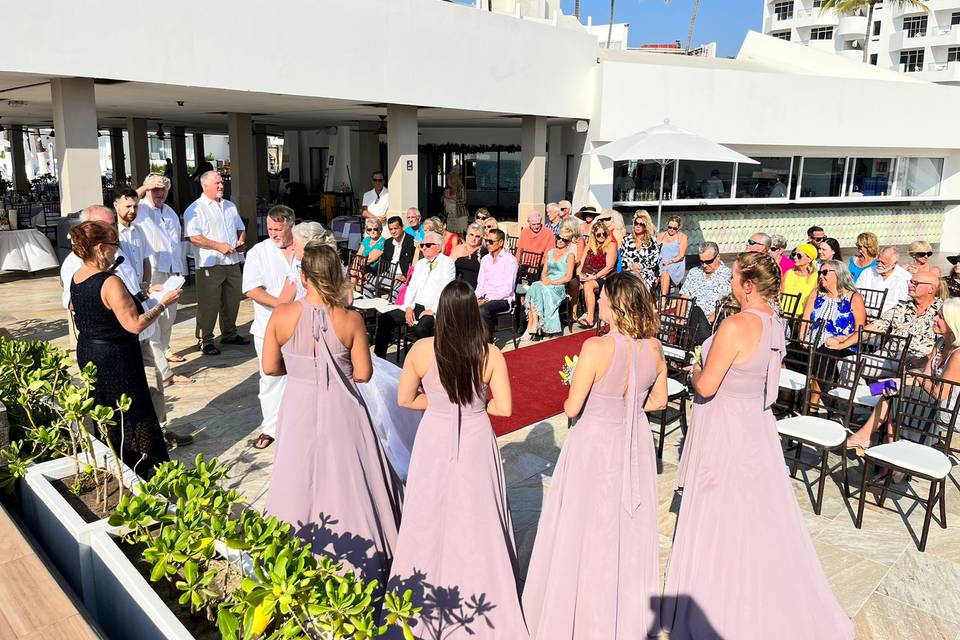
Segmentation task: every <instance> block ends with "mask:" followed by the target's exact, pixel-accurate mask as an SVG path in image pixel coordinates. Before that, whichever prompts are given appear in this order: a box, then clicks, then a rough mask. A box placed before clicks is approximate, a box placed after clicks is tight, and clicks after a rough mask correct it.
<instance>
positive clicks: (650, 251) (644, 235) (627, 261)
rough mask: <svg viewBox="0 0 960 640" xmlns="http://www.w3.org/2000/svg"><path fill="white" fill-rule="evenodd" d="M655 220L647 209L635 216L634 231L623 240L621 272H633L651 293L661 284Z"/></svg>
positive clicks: (637, 212) (635, 213) (639, 211)
mask: <svg viewBox="0 0 960 640" xmlns="http://www.w3.org/2000/svg"><path fill="white" fill-rule="evenodd" d="M654 231H655V229H654V228H653V220H651V219H650V214H649V213H647V210H646V209H637V210H636V211H635V212H634V214H633V231H632V232H631V233H629V234H627V235H626V236H625V237H624V238H623V247H622V249H623V250H622V252H621V265H620V270H621V271H633V272H634V273H636V274H637V275H638V276H640V279H641V280H643V282H644V284H646V285H647V288H648V289H649V290H650V291H655V290H656V289H657V288H658V283H659V282H660V243H659V242H657V238H656V236H655V234H654Z"/></svg>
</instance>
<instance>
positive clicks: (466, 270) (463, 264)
mask: <svg viewBox="0 0 960 640" xmlns="http://www.w3.org/2000/svg"><path fill="white" fill-rule="evenodd" d="M481 251H483V249H478V250H476V251H474V252H473V253H471V254H470V255H468V256H463V257H460V258H457V259H456V260H454V262H453V268H454V269H456V272H457V280H463V281H464V282H468V283H470V286H471V287H473V288H474V289H476V288H477V278H479V277H480V258H481V255H480V254H481Z"/></svg>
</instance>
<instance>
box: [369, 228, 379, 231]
mask: <svg viewBox="0 0 960 640" xmlns="http://www.w3.org/2000/svg"><path fill="white" fill-rule="evenodd" d="M367 231H380V229H377V228H376V227H367Z"/></svg>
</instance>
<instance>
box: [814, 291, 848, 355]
mask: <svg viewBox="0 0 960 640" xmlns="http://www.w3.org/2000/svg"><path fill="white" fill-rule="evenodd" d="M810 320H811V321H813V322H814V323H822V324H823V331H822V332H821V333H820V344H823V343H824V342H825V341H826V339H827V338H845V337H846V336H849V335H850V334H851V333H853V331H854V329H855V328H856V326H857V322H856V319H855V318H854V317H853V306H852V305H851V303H850V298H848V297H844V298H828V297H827V296H825V295H823V294H822V293H820V294H818V295H817V297H816V298H815V299H814V301H813V311H812V312H811V313H810Z"/></svg>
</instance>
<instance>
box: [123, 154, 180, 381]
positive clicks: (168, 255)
mask: <svg viewBox="0 0 960 640" xmlns="http://www.w3.org/2000/svg"><path fill="white" fill-rule="evenodd" d="M169 192H170V179H169V178H167V177H166V176H164V175H163V174H161V173H151V174H149V175H148V176H147V177H146V179H145V180H144V181H143V186H141V187H139V188H138V189H137V194H138V195H140V204H139V206H138V207H137V218H136V221H135V222H134V224H135V225H136V226H137V227H138V228H139V229H140V230H141V231H142V232H143V235H144V237H145V238H146V241H147V249H148V254H147V257H148V259H149V261H150V274H151V278H150V286H151V288H153V287H158V286H162V285H163V283H164V282H166V281H167V280H168V279H169V278H170V277H171V276H174V275H183V271H184V270H183V250H182V247H181V245H180V237H181V230H180V218H179V217H177V214H176V212H175V211H174V210H173V209H171V208H170V206H169V205H167V204H166V200H167V194H168V193H169ZM176 319H177V304H176V303H173V304H171V305H170V306H168V307H167V308H166V310H165V311H164V312H163V313H161V314H160V317H159V318H157V323H156V325H157V331H156V333H155V334H154V335H153V337H152V338H151V339H150V349H151V351H152V352H153V359H154V360H155V361H156V363H157V367H158V368H159V369H160V376H161V377H162V378H163V384H164V385H168V386H169V385H171V384H174V383H176V382H181V383H183V382H192V380H190V378H188V377H186V376H180V375H174V374H173V369H171V368H170V363H171V362H185V361H186V358H184V357H183V356H180V355H173V354H171V353H169V352H168V351H169V349H170V334H171V332H172V331H173V325H174V323H175V322H176Z"/></svg>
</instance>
